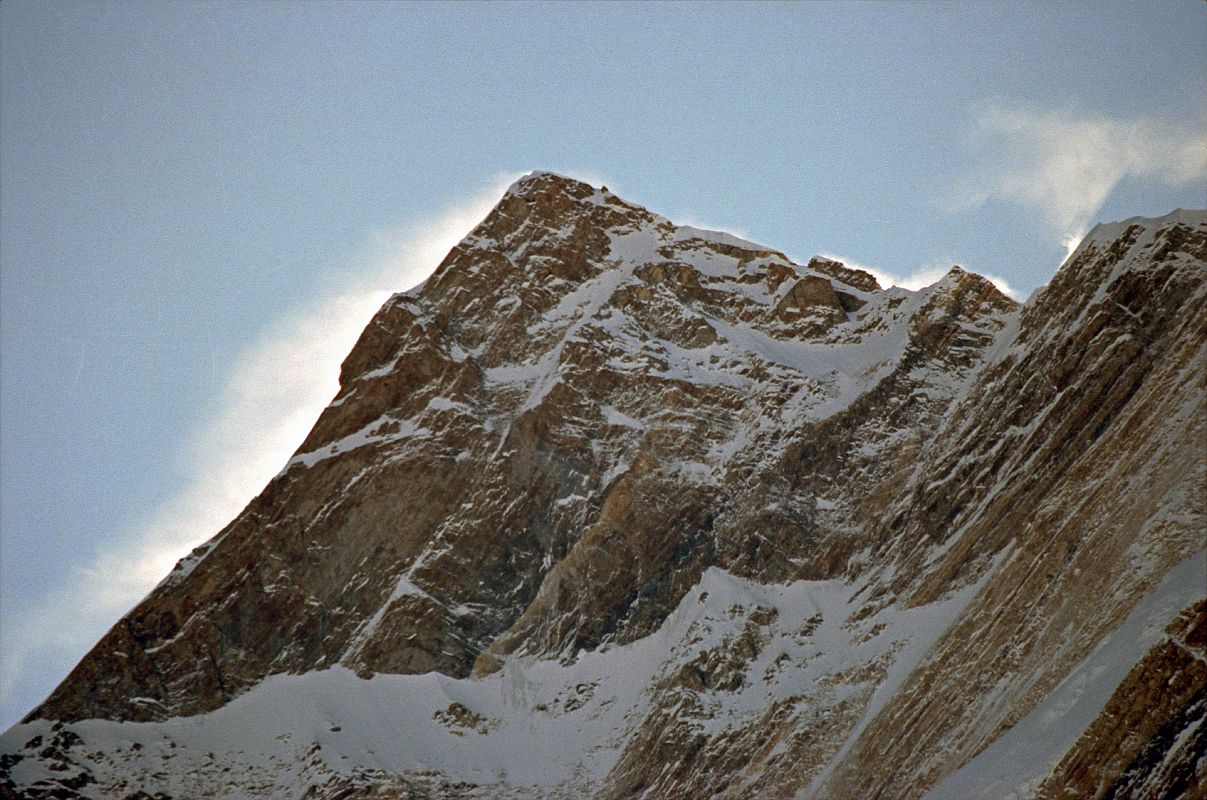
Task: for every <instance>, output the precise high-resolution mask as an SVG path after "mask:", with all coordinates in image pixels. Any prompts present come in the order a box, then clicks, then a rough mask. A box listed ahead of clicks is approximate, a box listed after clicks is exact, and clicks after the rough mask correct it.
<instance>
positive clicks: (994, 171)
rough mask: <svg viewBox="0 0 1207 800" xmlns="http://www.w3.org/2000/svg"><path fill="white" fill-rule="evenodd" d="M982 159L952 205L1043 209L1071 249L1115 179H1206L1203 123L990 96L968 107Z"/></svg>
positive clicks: (1172, 182)
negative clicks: (995, 202) (993, 203)
mask: <svg viewBox="0 0 1207 800" xmlns="http://www.w3.org/2000/svg"><path fill="white" fill-rule="evenodd" d="M974 111H975V117H976V124H975V129H974V131H973V134H972V146H973V149H974V151H976V152H977V153H978V154H979V155H980V156H981V159H980V160H979V166H977V167H975V168H974V169H973V170H972V172H971V173H970V174H969V175H967V176H966V177H965V178H964V179H963V180H962V182H961V183H960V185H959V186H958V187H957V190H956V192H955V193H954V197H953V198H952V203H951V208H952V210H961V209H970V208H976V207H979V206H981V205H983V204H985V203H986V202H988V201H990V200H1005V201H1008V202H1012V203H1017V204H1019V205H1023V206H1026V207H1029V208H1033V209H1036V210H1038V211H1040V212H1041V213H1043V214H1044V215H1045V216H1046V217H1047V218H1048V219H1049V221H1050V223H1051V225H1052V227H1053V228H1054V230H1055V231H1056V233H1057V234H1058V235H1060V236H1061V237H1063V239H1064V242H1065V245H1066V247H1069V249H1070V250H1071V249H1072V248H1073V247H1075V246H1076V243H1077V242H1079V241H1080V240H1081V237H1082V236H1084V234H1085V232H1086V229H1087V227H1088V225H1089V224H1090V222H1091V221H1092V220H1093V217H1094V215H1095V214H1096V213H1097V211H1098V210H1099V209H1100V208H1101V207H1102V205H1103V203H1104V202H1105V201H1106V199H1107V198H1108V197H1109V196H1110V193H1111V191H1112V190H1114V188H1115V187H1116V186H1117V185H1118V184H1119V182H1120V181H1122V180H1124V179H1127V178H1142V179H1148V180H1153V181H1158V182H1161V183H1165V184H1169V185H1180V184H1186V183H1190V182H1193V181H1202V180H1204V179H1207V125H1204V124H1202V122H1200V124H1198V125H1189V126H1188V125H1185V124H1172V123H1166V122H1159V121H1156V120H1151V119H1145V118H1132V119H1122V118H1112V117H1108V116H1104V115H1101V114H1094V113H1089V112H1084V111H1078V110H1069V109H1050V108H1047V109H1045V108H1038V107H1036V106H1033V105H1028V104H1024V103H1019V102H1013V101H1004V100H993V101H989V102H985V103H982V104H980V105H979V106H978V107H976V108H975V109H974Z"/></svg>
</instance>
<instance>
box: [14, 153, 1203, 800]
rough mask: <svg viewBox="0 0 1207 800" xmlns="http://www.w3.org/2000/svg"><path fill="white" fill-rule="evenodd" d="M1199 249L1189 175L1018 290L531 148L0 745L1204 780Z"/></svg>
mask: <svg viewBox="0 0 1207 800" xmlns="http://www.w3.org/2000/svg"><path fill="white" fill-rule="evenodd" d="M1205 260H1207V214H1204V213H1203V212H1185V211H1180V212H1175V214H1173V215H1170V216H1169V217H1167V218H1163V219H1159V220H1129V221H1127V222H1126V223H1119V224H1116V225H1115V226H1100V227H1099V228H1098V229H1096V230H1095V231H1094V232H1093V233H1092V234H1091V235H1090V236H1089V237H1087V239H1086V241H1085V242H1083V243H1082V245H1081V247H1080V249H1079V250H1078V252H1077V253H1076V254H1075V255H1074V256H1073V257H1072V258H1071V259H1070V260H1069V261H1068V262H1067V263H1066V265H1065V266H1064V267H1063V268H1062V270H1061V272H1060V273H1059V274H1058V275H1057V276H1056V278H1055V279H1054V280H1053V282H1052V284H1051V285H1050V286H1049V287H1048V288H1047V289H1046V290H1044V291H1043V292H1042V293H1040V294H1039V295H1037V296H1036V297H1033V298H1032V299H1031V300H1030V301H1029V302H1028V304H1027V305H1026V306H1024V307H1019V306H1018V305H1017V304H1016V303H1014V302H1013V301H1011V300H1009V299H1008V298H1006V297H1004V296H1003V295H1001V294H1000V293H999V292H998V291H997V290H996V289H995V288H994V287H993V286H992V285H991V284H990V283H989V282H988V281H986V280H984V279H982V278H980V277H978V276H976V275H973V274H971V273H968V272H965V271H963V270H960V269H958V268H953V269H952V271H951V272H949V273H948V275H947V276H945V277H944V278H943V279H942V280H941V281H939V282H938V283H936V284H934V285H933V286H930V287H927V288H926V289H923V290H921V291H918V292H910V291H906V290H902V289H896V288H894V289H888V290H885V289H882V288H880V287H879V286H878V285H877V284H876V282H875V280H874V279H873V278H872V277H871V276H870V275H868V274H867V273H864V272H860V271H858V270H851V269H848V268H846V267H844V266H843V265H842V264H839V263H838V262H834V261H829V260H826V259H813V260H812V261H810V262H809V263H808V264H806V265H803V266H802V265H798V264H794V263H793V262H791V261H790V260H789V259H788V258H786V257H785V256H784V255H782V254H780V253H778V252H776V251H774V250H770V249H767V248H765V247H762V246H760V245H756V244H753V243H750V242H745V241H742V240H740V239H737V238H735V237H732V236H729V235H727V234H721V233H716V232H710V231H703V230H699V229H694V228H688V227H682V226H676V225H674V224H673V223H671V222H670V221H668V220H666V219H665V218H662V217H659V216H658V215H655V214H652V213H650V212H648V211H646V210H645V209H642V208H640V207H638V206H635V205H632V204H630V203H627V202H625V201H624V200H621V199H620V198H618V197H616V196H615V195H614V194H612V193H611V192H609V191H607V190H606V189H603V188H598V189H597V188H595V187H591V186H588V185H586V184H583V183H580V182H577V181H573V180H571V179H568V178H563V177H560V176H556V175H552V174H550V173H533V174H532V175H529V176H527V177H526V178H524V179H522V180H520V181H519V182H517V183H516V184H515V185H514V186H512V187H511V189H509V190H508V192H507V193H506V195H505V196H504V198H503V199H502V200H501V201H500V203H499V205H498V206H497V207H496V209H495V210H494V211H493V212H492V213H491V214H490V215H489V216H488V217H487V218H486V219H485V220H484V221H483V222H482V223H481V224H480V225H479V226H478V227H477V228H475V230H474V231H473V232H472V233H471V234H470V235H469V236H468V237H467V238H466V239H465V240H464V241H463V242H462V243H461V244H459V245H458V246H457V247H456V248H454V249H453V251H452V252H450V253H449V255H448V257H447V258H446V259H445V261H444V262H443V263H442V264H441V266H440V267H439V269H438V270H437V271H436V273H435V274H434V275H433V276H432V278H431V279H429V280H428V281H427V283H425V284H424V285H423V286H421V287H419V288H417V289H416V290H414V291H412V292H409V293H406V294H400V295H396V296H395V297H394V298H392V299H391V300H390V301H389V302H387V303H386V305H385V306H384V307H383V308H382V309H381V311H380V312H379V313H378V314H377V316H376V317H375V318H374V320H373V321H372V323H371V324H370V325H369V327H368V328H367V329H366V331H365V332H364V334H363V335H362V337H361V340H360V341H359V342H358V344H357V345H356V347H355V348H354V349H353V351H352V352H351V353H350V354H349V356H348V358H347V360H346V361H345V363H344V365H343V369H342V375H341V389H340V392H339V394H338V395H337V397H336V398H335V399H334V400H333V401H332V403H331V405H330V407H329V408H328V409H327V410H326V411H325V412H324V414H323V415H322V417H321V418H320V420H319V421H318V423H317V425H316V426H315V429H314V430H313V431H312V432H311V434H310V436H309V437H308V438H307V440H306V442H305V443H304V444H303V445H302V447H301V448H300V450H299V452H298V454H296V455H295V456H294V457H293V458H292V459H291V460H290V462H289V463H288V464H287V465H285V468H284V469H283V470H282V472H281V473H280V474H279V475H278V476H277V477H276V479H274V480H273V481H272V482H271V483H270V484H269V486H268V487H266V489H265V490H264V492H263V493H262V494H261V495H260V496H259V497H258V498H256V500H255V501H253V503H252V504H251V505H250V506H249V507H248V508H247V509H246V510H245V511H244V512H243V514H241V515H240V516H239V517H238V518H237V519H236V520H234V521H233V522H232V523H231V525H229V526H228V527H227V528H226V529H225V530H223V531H221V532H219V534H218V535H217V536H216V537H215V538H214V539H213V540H212V541H211V542H209V543H207V544H206V545H204V546H203V547H202V548H199V549H198V551H197V552H195V553H194V554H192V555H191V556H190V557H189V558H187V559H185V561H183V562H181V564H180V565H179V566H178V567H177V569H176V571H175V572H173V573H172V575H170V576H168V578H167V579H165V581H164V582H163V583H162V584H161V585H160V586H159V587H158V588H157V589H156V591H155V592H153V593H152V595H151V596H149V597H148V598H147V599H146V600H145V601H144V602H143V603H142V604H140V606H139V607H138V608H136V609H135V610H134V611H133V612H131V614H130V615H128V616H127V617H126V618H125V619H124V620H122V621H121V622H120V623H119V624H118V625H117V626H115V628H114V629H113V630H112V631H111V632H110V633H109V634H108V635H107V636H106V637H105V639H104V640H102V642H101V643H99V644H98V645H97V647H96V648H95V649H94V651H93V652H92V653H90V654H89V656H88V657H87V658H86V659H85V660H84V661H83V662H82V663H81V664H80V665H79V667H77V669H76V670H75V671H74V672H73V673H72V675H71V676H70V677H69V678H68V680H67V681H65V682H64V684H63V685H62V686H60V687H59V688H58V689H57V690H56V691H55V693H54V694H53V695H52V696H51V697H50V698H49V699H48V701H47V702H46V703H45V704H44V705H43V706H42V707H41V708H39V709H37V710H36V711H35V712H34V713H33V714H31V716H30V719H29V720H27V721H26V722H25V723H24V724H22V725H18V726H16V727H14V728H13V729H11V730H10V731H8V732H7V733H5V734H4V736H3V737H0V774H2V775H3V776H4V777H3V781H4V783H0V785H3V786H7V787H9V788H8V791H10V792H11V791H18V790H19V791H21V792H24V793H25V794H27V795H28V796H73V793H75V794H78V795H80V796H85V797H112V796H118V797H126V796H129V795H133V796H135V797H141V796H155V793H157V792H158V793H162V794H163V795H167V796H169V797H177V798H183V797H233V796H238V797H282V798H284V797H313V798H324V797H326V798H335V797H339V798H352V797H377V798H382V797H412V796H420V797H426V796H433V797H513V796H514V797H581V796H586V795H589V796H597V797H610V798H622V797H637V796H644V797H651V798H652V797H683V798H696V797H708V796H722V797H760V798H761V797H795V796H802V797H826V798H831V797H833V798H842V797H919V796H921V795H923V794H924V793H926V792H927V791H933V792H934V793H935V796H936V797H943V796H956V795H961V793H964V796H967V792H968V791H969V789H968V787H970V786H974V785H975V786H983V787H987V788H984V790H983V792H982V794H984V792H990V794H984V796H1010V794H1011V793H1012V792H1013V793H1018V795H1019V796H1028V797H1029V796H1048V795H1052V796H1056V795H1059V794H1060V793H1061V792H1064V791H1066V790H1067V791H1073V792H1074V793H1075V794H1076V793H1077V792H1084V791H1085V787H1087V786H1091V785H1092V786H1093V787H1094V791H1093V792H1091V793H1090V796H1102V795H1103V794H1104V793H1105V792H1107V791H1115V792H1116V796H1133V795H1134V796H1143V794H1142V793H1143V792H1144V791H1150V790H1153V787H1165V788H1169V787H1173V786H1192V785H1193V786H1198V785H1201V783H1202V780H1203V777H1202V775H1201V774H1200V773H1201V772H1202V769H1201V768H1200V767H1196V766H1193V765H1194V764H1196V763H1198V762H1197V761H1196V760H1195V759H1197V758H1198V757H1199V756H1195V755H1194V754H1195V753H1200V755H1201V754H1202V753H1201V751H1202V750H1203V749H1204V738H1203V736H1202V735H1201V733H1196V731H1201V730H1202V728H1203V726H1202V716H1203V712H1202V709H1203V706H1204V705H1205V704H1204V703H1203V702H1200V701H1201V699H1202V695H1203V693H1204V692H1205V691H1207V671H1205V670H1203V669H1200V667H1198V666H1195V665H1199V664H1203V663H1207V655H1204V649H1203V641H1202V640H1203V638H1204V631H1205V630H1207V612H1203V613H1200V612H1196V611H1194V609H1193V608H1190V610H1189V611H1187V609H1188V607H1191V606H1192V605H1193V604H1194V603H1195V602H1196V601H1197V600H1199V599H1200V598H1202V597H1203V595H1204V594H1207V590H1205V587H1204V586H1203V583H1202V582H1201V581H1197V580H1196V577H1197V576H1201V575H1202V573H1203V571H1204V569H1205V568H1207V565H1205V562H1204V561H1203V558H1204V556H1203V553H1204V541H1203V530H1204V528H1203V526H1204V511H1203V486H1204V484H1205V482H1207V465H1205V456H1204V452H1207V432H1205V430H1204V409H1203V403H1204V400H1203V359H1204V355H1205V351H1204V331H1205V330H1207V267H1205ZM1196 614H1198V616H1196ZM1121 640H1122V641H1125V643H1126V646H1122V647H1121V646H1119V645H1118V642H1120V641H1121ZM1112 642H1114V643H1115V644H1112ZM1187 659H1189V660H1187ZM1170 687H1172V688H1170ZM1154 697H1157V698H1158V700H1154V699H1153V698H1154ZM1140 698H1147V699H1140ZM1136 703H1143V704H1144V705H1143V708H1142V709H1137V708H1136ZM1196 703H1197V705H1196ZM1196 709H1197V710H1196ZM1141 712H1143V713H1141ZM1108 716H1109V717H1110V719H1128V720H1135V721H1133V722H1129V723H1128V724H1127V725H1125V726H1122V730H1120V726H1119V725H1115V726H1113V727H1112V726H1111V725H1109V724H1106V723H1105V722H1103V720H1104V719H1106V718H1107V717H1108ZM1139 717H1144V719H1143V720H1140V719H1139ZM1196 736H1198V737H1199V738H1197V739H1196V738H1195V737H1196ZM1196 748H1197V749H1196ZM1188 754H1189V755H1188ZM1158 756H1160V757H1158ZM1023 761H1027V762H1029V763H1028V766H1027V768H1026V769H1023V768H1021V767H1019V764H1020V763H1021V762H1023ZM1203 763H1204V765H1207V762H1203ZM1186 764H1191V765H1192V766H1191V767H1190V768H1189V772H1188V771H1187V768H1186V766H1185V765H1186ZM1196 770H1198V772H1196ZM1187 775H1189V778H1187V777H1186V776H1187ZM1178 781H1181V783H1178ZM1196 781H1197V783H1195V782H1196ZM1127 786H1132V787H1142V788H1140V789H1135V790H1132V789H1128V790H1127V791H1133V795H1128V794H1127V791H1124V789H1120V788H1119V787H1127ZM1112 787H1114V788H1112ZM1143 787H1147V788H1143ZM999 790H1000V792H999ZM1162 790H1164V789H1162ZM978 791H981V790H980V789H978ZM55 792H58V793H59V794H58V795H55V794H54V793H55ZM138 792H145V793H146V794H145V795H138V794H137V793H138ZM993 792H998V794H997V795H993V794H992V793H993ZM1134 792H1141V794H1134ZM1045 793H1047V794H1045Z"/></svg>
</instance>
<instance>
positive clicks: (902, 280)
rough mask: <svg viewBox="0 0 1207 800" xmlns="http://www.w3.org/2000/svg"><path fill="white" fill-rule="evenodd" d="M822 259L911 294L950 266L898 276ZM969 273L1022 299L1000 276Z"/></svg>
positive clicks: (830, 255)
mask: <svg viewBox="0 0 1207 800" xmlns="http://www.w3.org/2000/svg"><path fill="white" fill-rule="evenodd" d="M819 255H820V256H821V257H822V258H829V259H832V260H834V261H841V262H842V263H843V264H844V265H845V266H847V267H850V268H851V269H861V270H863V271H864V272H867V273H870V274H871V276H872V277H873V278H875V279H876V282H877V283H879V284H880V285H881V286H882V287H884V288H885V289H887V288H889V287H891V286H900V287H901V288H902V289H909V290H910V291H911V292H916V291H917V290H919V289H925V288H926V287H927V286H930V285H931V284H932V283H936V282H938V281H939V280H941V279H942V278H943V276H944V275H946V274H947V273H948V272H949V271H951V266H940V265H937V264H934V265H928V266H924V267H919V268H918V269H916V270H914V271H913V272H911V273H909V274H908V275H898V274H896V273H893V272H889V271H888V270H883V269H880V268H878V267H869V266H868V265H867V264H861V263H859V262H858V261H855V260H854V259H850V258H846V257H845V256H840V255H835V254H833V253H819ZM967 269H968V271H969V272H975V273H976V274H978V275H980V276H981V277H982V278H984V279H985V280H987V281H989V282H990V283H992V284H993V285H994V286H996V287H997V289H998V291H1000V292H1001V293H1002V294H1004V295H1006V296H1007V297H1010V298H1011V299H1014V300H1020V299H1022V298H1021V297H1020V296H1019V292H1018V290H1017V289H1015V288H1014V287H1013V286H1011V285H1010V283H1009V282H1008V281H1007V280H1006V279H1005V278H1003V277H1002V276H1000V275H994V274H992V273H986V272H980V271H979V270H976V269H972V268H967Z"/></svg>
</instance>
